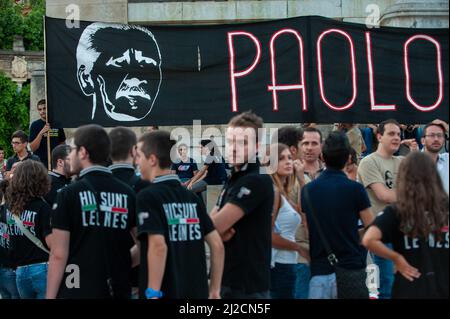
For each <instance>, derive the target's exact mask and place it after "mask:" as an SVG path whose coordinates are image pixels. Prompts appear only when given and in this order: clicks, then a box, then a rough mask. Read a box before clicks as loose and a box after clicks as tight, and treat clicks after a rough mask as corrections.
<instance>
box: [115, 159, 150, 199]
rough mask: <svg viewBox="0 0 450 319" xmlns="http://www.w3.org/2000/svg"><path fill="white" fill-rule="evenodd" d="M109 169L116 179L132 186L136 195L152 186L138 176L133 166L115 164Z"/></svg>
mask: <svg viewBox="0 0 450 319" xmlns="http://www.w3.org/2000/svg"><path fill="white" fill-rule="evenodd" d="M109 169H110V170H111V172H112V174H113V176H114V177H116V178H118V179H119V180H121V181H122V182H124V183H125V184H127V185H128V186H130V187H131V188H132V189H133V190H134V192H135V193H136V194H137V193H139V192H140V191H141V190H142V189H144V188H146V187H147V186H148V185H150V182H149V181H145V180H143V179H142V178H141V177H140V176H137V175H136V171H135V169H134V167H133V166H132V165H129V164H113V165H111V166H109Z"/></svg>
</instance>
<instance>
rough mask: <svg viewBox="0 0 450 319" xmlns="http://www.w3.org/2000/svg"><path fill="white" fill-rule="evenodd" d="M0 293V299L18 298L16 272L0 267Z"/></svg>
mask: <svg viewBox="0 0 450 319" xmlns="http://www.w3.org/2000/svg"><path fill="white" fill-rule="evenodd" d="M0 295H1V296H2V299H20V296H19V292H18V291H17V285H16V272H15V271H14V270H13V269H10V268H0Z"/></svg>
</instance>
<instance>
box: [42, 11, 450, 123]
mask: <svg viewBox="0 0 450 319" xmlns="http://www.w3.org/2000/svg"><path fill="white" fill-rule="evenodd" d="M46 58H47V63H46V64H47V65H46V68H47V98H48V102H47V104H48V110H49V111H48V112H49V120H50V123H52V125H53V126H55V127H77V126H79V125H82V124H88V123H97V124H100V125H103V126H106V127H110V126H118V125H124V126H145V125H188V124H189V125H190V124H192V120H194V119H197V120H201V121H202V123H203V124H225V123H227V122H228V120H229V119H230V118H231V117H232V116H233V115H235V114H237V113H239V112H242V111H246V110H253V111H254V112H255V113H257V114H258V115H260V116H262V117H263V119H264V121H265V122H268V123H303V122H316V123H333V122H347V123H351V122H354V123H378V122H380V121H382V120H384V119H387V118H395V119H397V120H398V121H400V122H402V123H425V122H428V121H431V120H433V119H436V118H441V119H447V118H448V113H449V112H448V109H449V105H448V29H405V28H385V27H383V28H372V29H369V28H367V27H366V26H365V25H361V24H353V23H343V22H338V21H335V20H332V19H327V18H322V17H300V18H291V19H284V20H276V21H270V22H260V23H251V24H230V25H217V26H135V25H123V24H106V23H98V22H94V23H93V22H80V26H79V27H78V28H76V27H72V28H69V27H67V26H66V21H65V20H62V19H54V18H48V17H47V18H46Z"/></svg>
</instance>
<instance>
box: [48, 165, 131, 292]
mask: <svg viewBox="0 0 450 319" xmlns="http://www.w3.org/2000/svg"><path fill="white" fill-rule="evenodd" d="M85 179H87V180H89V182H90V183H91V184H92V187H93V188H94V189H93V190H91V188H90V187H89V186H88V185H86V184H85V182H83V180H85ZM95 192H96V193H97V194H98V196H99V198H100V205H99V206H100V212H98V210H97V204H96V203H97V199H96V195H95ZM135 200H136V198H135V194H134V192H133V190H132V189H131V188H130V187H129V186H128V185H126V184H124V183H122V182H121V181H120V180H118V179H117V178H115V177H113V176H112V174H111V171H110V170H108V169H107V168H105V167H101V166H93V167H90V168H88V169H85V170H83V171H82V172H81V174H80V178H79V180H77V181H76V182H74V183H72V184H71V185H68V186H67V187H65V188H63V189H62V190H61V191H60V192H59V193H58V195H57V200H56V203H57V204H56V207H55V209H54V211H53V214H52V226H53V228H56V229H60V230H65V231H68V232H70V247H69V257H68V260H67V264H68V265H69V264H75V265H78V267H79V269H80V276H81V278H80V288H77V289H68V288H67V287H66V285H65V280H66V276H68V275H70V274H69V273H65V274H64V278H63V280H62V282H61V286H60V289H59V292H58V297H59V298H109V297H111V294H110V292H109V291H110V288H111V289H113V291H114V297H115V298H128V297H130V285H129V280H128V279H129V278H128V273H129V271H130V268H131V255H130V246H129V236H130V230H131V229H132V228H133V227H134V226H135V225H136V217H135Z"/></svg>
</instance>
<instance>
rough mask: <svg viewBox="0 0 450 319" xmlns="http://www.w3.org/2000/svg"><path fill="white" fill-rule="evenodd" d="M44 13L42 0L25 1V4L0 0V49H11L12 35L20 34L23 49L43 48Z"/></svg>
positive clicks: (11, 0)
mask: <svg viewBox="0 0 450 319" xmlns="http://www.w3.org/2000/svg"><path fill="white" fill-rule="evenodd" d="M44 15H45V1H44V0H31V1H26V3H25V4H15V1H14V0H0V49H3V50H7V49H12V46H13V39H14V35H21V36H22V37H23V42H24V46H25V50H30V51H38V50H43V49H44V31H43V20H42V17H43V16H44Z"/></svg>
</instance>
